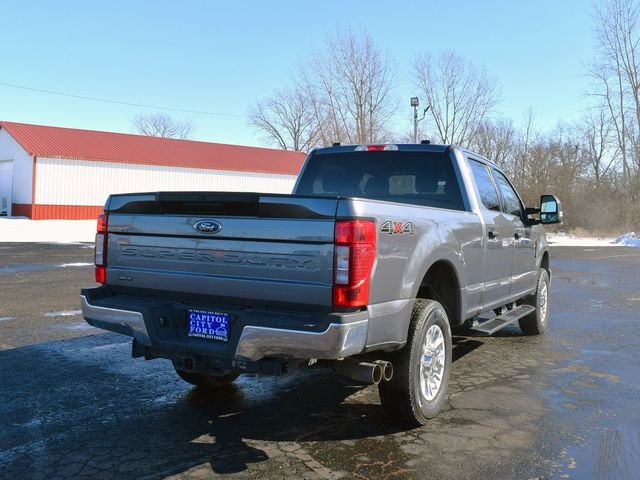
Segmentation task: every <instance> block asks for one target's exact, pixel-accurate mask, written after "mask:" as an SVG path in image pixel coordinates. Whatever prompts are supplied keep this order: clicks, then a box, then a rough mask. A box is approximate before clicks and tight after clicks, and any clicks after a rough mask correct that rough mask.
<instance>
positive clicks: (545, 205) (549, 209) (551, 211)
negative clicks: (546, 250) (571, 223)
mask: <svg viewBox="0 0 640 480" xmlns="http://www.w3.org/2000/svg"><path fill="white" fill-rule="evenodd" d="M562 217H563V215H562V203H561V202H560V200H558V197H556V196H555V195H542V196H541V197H540V223H544V224H546V225H548V224H550V223H562Z"/></svg>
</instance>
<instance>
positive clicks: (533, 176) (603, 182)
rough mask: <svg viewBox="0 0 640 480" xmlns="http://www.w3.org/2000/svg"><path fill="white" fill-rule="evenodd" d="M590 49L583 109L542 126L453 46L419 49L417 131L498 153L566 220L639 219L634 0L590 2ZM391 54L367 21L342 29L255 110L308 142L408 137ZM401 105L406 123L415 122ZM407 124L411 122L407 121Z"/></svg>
mask: <svg viewBox="0 0 640 480" xmlns="http://www.w3.org/2000/svg"><path fill="white" fill-rule="evenodd" d="M594 19H595V23H596V28H595V52H594V59H593V61H592V62H591V63H590V64H589V65H587V66H586V67H585V73H586V74H587V75H588V77H589V78H590V80H591V81H590V82H589V91H587V92H585V94H586V95H585V109H584V113H583V115H582V118H581V119H580V120H579V121H577V122H574V123H571V124H567V123H563V122H559V123H558V125H557V127H556V128H554V129H552V130H551V131H540V130H539V129H537V128H536V125H535V116H534V114H533V112H532V111H531V110H530V111H529V112H528V113H527V114H526V116H525V120H524V122H522V124H521V125H518V126H516V125H514V122H513V120H512V119H509V118H500V117H498V116H497V115H496V114H495V110H496V107H497V105H499V103H500V100H501V89H500V86H499V83H498V82H497V80H496V79H495V78H493V77H492V76H490V75H489V73H488V72H487V71H486V70H485V69H484V68H483V67H480V66H478V65H475V64H473V63H472V62H470V61H468V60H465V59H463V58H461V57H460V56H458V55H456V54H455V53H453V52H445V53H443V54H440V55H438V56H431V55H423V56H420V57H418V58H417V59H416V61H415V63H414V65H413V69H412V72H411V80H412V82H413V84H414V86H415V87H416V89H417V91H418V92H419V96H420V98H421V101H422V102H423V103H424V106H425V107H426V106H427V105H428V106H429V110H428V111H427V112H426V118H425V120H424V121H423V122H421V124H420V126H421V129H420V133H421V138H429V139H431V140H432V141H434V142H441V143H453V144H458V145H462V146H465V147H469V148H471V149H473V150H476V151H478V152H479V153H481V154H482V155H484V156H485V157H487V158H489V159H490V160H493V161H494V162H496V163H497V164H498V165H499V166H500V167H501V168H503V169H504V170H505V171H506V172H507V173H508V174H509V176H510V178H511V179H512V180H513V182H514V183H515V186H516V188H517V189H518V191H519V192H520V194H521V195H522V196H523V197H524V198H523V200H524V201H525V203H526V204H527V205H529V206H533V205H536V204H537V202H538V198H539V196H540V194H542V193H548V192H556V193H557V194H558V195H559V196H560V197H561V199H562V200H563V204H564V207H565V218H566V221H565V227H568V228H575V227H581V228H584V229H586V230H589V231H600V232H603V233H604V232H614V231H620V230H632V229H636V230H640V207H639V206H638V200H639V199H640V43H639V42H640V10H639V5H638V0H605V1H603V2H602V3H600V4H599V5H598V6H596V7H595V9H594ZM399 80H400V79H399V75H398V71H397V68H396V66H395V63H394V61H393V60H392V59H391V58H389V57H388V56H387V55H385V54H384V53H383V52H382V50H381V49H380V48H379V47H378V46H377V45H376V43H375V42H374V40H373V38H372V37H371V36H370V35H369V34H368V33H366V32H363V33H358V34H355V33H353V32H351V31H348V32H339V33H338V34H336V35H335V36H333V37H330V38H329V39H327V40H326V42H325V44H324V45H323V48H322V49H321V50H318V51H314V52H311V53H310V55H309V57H308V60H307V62H306V63H305V64H304V65H303V66H302V68H301V70H300V73H299V74H298V75H296V76H295V78H293V79H292V80H291V83H290V84H289V85H286V86H283V88H282V89H280V90H277V91H275V92H274V93H273V94H272V95H271V96H269V97H268V98H265V99H262V100H260V101H259V102H258V103H257V104H256V106H255V107H254V108H253V109H252V110H251V111H250V112H249V117H250V122H251V124H252V125H253V126H254V127H255V128H256V130H257V131H258V132H260V133H261V134H262V135H263V136H264V140H265V141H266V142H267V143H269V144H271V145H273V146H277V147H280V148H283V149H288V150H298V151H310V150H311V149H313V148H315V147H318V146H326V145H330V144H331V143H333V142H341V143H348V144H363V143H376V142H387V141H411V140H412V135H409V134H407V133H401V132H397V131H394V129H393V127H392V125H393V124H394V121H393V120H394V116H395V115H396V113H397V112H398V111H399V101H398V98H397V97H396V96H395V95H394V91H395V87H396V85H397V83H398V82H399ZM410 120H411V119H410V117H407V125H412V124H411V123H410ZM407 130H408V129H407Z"/></svg>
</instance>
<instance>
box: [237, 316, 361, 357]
mask: <svg viewBox="0 0 640 480" xmlns="http://www.w3.org/2000/svg"><path fill="white" fill-rule="evenodd" d="M368 323H369V322H368V320H367V319H363V320H359V321H355V322H351V323H346V324H344V323H330V324H329V326H328V327H327V329H326V330H325V331H324V332H302V331H298V330H288V329H281V328H269V327H254V326H246V327H244V329H243V330H242V334H241V335H240V340H239V341H238V347H237V348H236V353H235V358H236V359H238V360H251V361H256V360H260V359H261V358H264V357H282V356H289V357H292V358H321V359H327V360H329V359H338V358H345V357H349V356H351V355H356V354H358V353H360V352H361V351H362V350H364V347H365V343H366V341H367V331H368Z"/></svg>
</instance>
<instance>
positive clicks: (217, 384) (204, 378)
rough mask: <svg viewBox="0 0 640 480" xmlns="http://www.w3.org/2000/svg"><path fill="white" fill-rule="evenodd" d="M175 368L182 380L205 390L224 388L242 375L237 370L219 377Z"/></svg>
mask: <svg viewBox="0 0 640 480" xmlns="http://www.w3.org/2000/svg"><path fill="white" fill-rule="evenodd" d="M174 368H175V365H174ZM175 370H176V373H177V374H178V376H179V377H180V378H181V379H182V380H184V381H185V382H187V383H190V384H191V385H195V386H196V387H198V388H202V389H205V390H215V389H218V388H224V387H226V386H229V385H231V384H232V383H233V382H234V381H235V379H236V378H238V377H239V376H240V374H239V373H237V372H230V373H227V374H226V375H223V376H221V377H218V376H216V375H208V374H206V373H199V372H186V371H184V370H178V369H177V368H175Z"/></svg>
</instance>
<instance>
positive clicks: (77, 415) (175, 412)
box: [0, 243, 640, 480]
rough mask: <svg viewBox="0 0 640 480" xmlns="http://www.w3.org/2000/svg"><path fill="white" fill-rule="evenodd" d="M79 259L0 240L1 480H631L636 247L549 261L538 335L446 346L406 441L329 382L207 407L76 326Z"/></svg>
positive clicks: (225, 395) (320, 376)
mask: <svg viewBox="0 0 640 480" xmlns="http://www.w3.org/2000/svg"><path fill="white" fill-rule="evenodd" d="M92 256H93V250H92V248H91V246H90V245H83V244H78V245H48V244H8V243H0V478H20V479H32V478H35V479H39V478H42V479H51V480H53V479H57V478H91V479H102V478H104V479H110V478H116V479H126V478H136V479H160V478H172V479H203V478H211V477H216V476H222V475H228V476H229V477H230V478H304V479H316V478H320V479H325V478H327V479H332V478H376V479H385V478H421V479H422V478H425V479H427V478H438V479H441V480H446V479H463V478H474V479H495V478H517V479H529V478H580V479H582V478H586V479H589V478H594V479H627V478H628V479H635V478H640V473H639V472H640V402H639V400H638V399H639V398H640V386H639V385H640V338H639V336H638V327H639V326H640V279H639V277H640V275H639V274H638V272H640V249H633V248H623V247H604V248H585V247H552V250H551V267H552V270H553V280H552V287H551V317H550V322H551V328H550V330H549V332H548V333H547V335H545V336H543V337H526V336H523V335H522V334H521V333H520V330H519V329H518V328H517V327H509V328H508V329H506V330H503V331H502V332H500V333H499V334H498V335H496V336H493V337H470V336H460V335H457V336H456V337H455V346H454V364H453V369H452V379H451V385H450V395H449V400H448V403H447V406H446V407H445V409H444V411H443V412H442V413H441V414H440V415H439V416H438V417H437V418H435V419H433V420H432V421H430V422H429V424H428V425H426V426H425V427H422V428H417V429H413V430H409V431H404V430H400V429H398V428H397V427H396V426H395V425H394V424H393V423H392V422H390V421H389V420H388V419H387V418H386V417H385V414H384V412H383V410H382V407H381V406H380V402H379V400H378V395H377V389H376V388H375V387H364V386H362V385H357V384H355V383H353V382H352V381H350V380H347V379H343V378H342V377H338V376H336V375H334V374H332V373H330V372H328V371H323V370H317V371H303V372H297V373H296V374H294V375H292V376H290V377H288V378H285V379H279V380H277V381H274V379H272V378H259V377H241V378H240V379H239V380H238V381H237V382H236V384H235V385H234V386H233V387H232V388H229V389H227V390H224V391H221V392H218V393H216V394H207V393H204V392H201V391H199V390H198V389H196V388H192V387H191V386H190V385H188V384H186V383H184V382H183V381H182V380H180V379H179V378H178V377H177V375H176V374H175V372H174V371H173V368H172V367H171V364H170V363H169V362H167V361H164V360H154V361H144V360H141V359H132V358H130V354H131V344H130V341H129V339H128V338H127V337H123V336H119V335H116V334H111V333H104V332H102V331H100V330H97V329H94V328H92V327H90V326H88V325H87V324H85V323H84V321H83V320H82V317H81V316H80V315H79V290H80V288H82V287H86V286H91V285H92V284H93V279H92V276H93V269H92V267H91V266H90V264H91V262H92Z"/></svg>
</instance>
